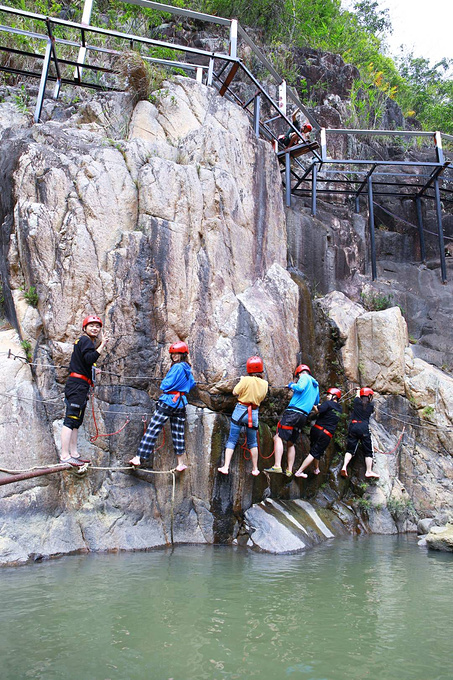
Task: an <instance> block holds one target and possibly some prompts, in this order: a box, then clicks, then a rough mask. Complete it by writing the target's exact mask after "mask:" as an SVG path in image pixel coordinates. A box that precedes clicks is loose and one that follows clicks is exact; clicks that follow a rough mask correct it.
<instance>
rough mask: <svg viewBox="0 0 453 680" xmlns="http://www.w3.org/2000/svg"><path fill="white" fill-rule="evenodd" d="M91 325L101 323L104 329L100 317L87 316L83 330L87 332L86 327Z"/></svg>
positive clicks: (83, 323)
mask: <svg viewBox="0 0 453 680" xmlns="http://www.w3.org/2000/svg"><path fill="white" fill-rule="evenodd" d="M89 323H99V324H101V328H102V321H101V320H100V318H99V317H98V316H86V317H85V318H84V320H83V321H82V330H85V326H88V324H89Z"/></svg>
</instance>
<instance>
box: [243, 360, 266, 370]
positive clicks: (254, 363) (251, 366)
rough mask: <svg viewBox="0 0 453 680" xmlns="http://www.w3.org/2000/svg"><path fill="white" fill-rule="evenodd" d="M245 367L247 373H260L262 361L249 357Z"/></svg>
mask: <svg viewBox="0 0 453 680" xmlns="http://www.w3.org/2000/svg"><path fill="white" fill-rule="evenodd" d="M246 367H247V373H262V371H263V370H264V366H263V360H262V359H261V357H249V358H248V359H247V364H246Z"/></svg>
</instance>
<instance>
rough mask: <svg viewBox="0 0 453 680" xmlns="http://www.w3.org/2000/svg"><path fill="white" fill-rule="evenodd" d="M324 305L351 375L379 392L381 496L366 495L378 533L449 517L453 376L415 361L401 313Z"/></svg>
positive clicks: (376, 430) (339, 297)
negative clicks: (416, 520) (423, 518)
mask: <svg viewBox="0 0 453 680" xmlns="http://www.w3.org/2000/svg"><path fill="white" fill-rule="evenodd" d="M319 304H320V307H321V308H322V309H323V311H324V312H325V313H326V314H327V315H328V317H329V318H330V320H331V322H332V323H333V325H334V328H335V332H336V334H337V335H338V337H339V339H340V344H341V345H342V347H341V350H340V351H341V354H342V360H343V366H344V371H345V375H346V376H347V378H348V379H349V380H350V381H352V383H353V384H354V383H355V384H356V385H357V384H360V385H368V386H369V387H372V388H373V390H375V392H376V397H375V398H376V420H375V421H373V420H372V421H371V432H372V436H373V440H374V451H375V457H376V469H377V471H378V472H379V474H380V481H379V489H380V491H378V490H376V489H371V490H369V491H368V492H367V494H366V496H365V498H366V500H367V501H369V504H370V509H371V510H372V513H371V514H372V517H371V522H370V526H371V528H372V529H373V531H376V532H378V528H377V527H378V526H380V527H381V529H380V530H379V531H380V532H383V533H388V532H390V533H392V529H394V528H395V524H396V526H398V527H399V529H401V527H402V526H403V527H404V526H405V527H406V528H408V526H409V525H410V526H411V528H412V525H413V520H414V517H415V514H414V513H415V512H416V513H419V514H420V515H421V516H427V515H428V516H433V515H435V514H436V513H439V512H442V511H447V510H448V509H449V508H451V507H452V506H453V458H452V451H453V378H451V376H450V375H448V374H447V373H445V372H444V371H441V370H440V369H438V368H436V367H435V366H433V365H431V364H429V363H427V362H426V361H423V360H422V359H418V358H417V357H414V353H413V351H412V346H411V345H409V342H408V334H407V327H406V322H405V319H404V318H403V317H402V315H401V311H400V309H399V308H398V307H393V308H390V309H386V310H383V311H379V312H367V311H366V310H365V309H364V308H363V307H362V308H361V306H360V305H358V304H357V303H355V304H354V303H352V302H351V301H350V300H349V299H348V298H346V297H345V296H344V295H343V294H342V293H340V292H338V291H334V292H332V293H330V294H329V295H327V296H325V297H324V298H322V299H321V300H320V303H319ZM345 312H346V313H345ZM381 491H382V492H383V494H382V493H381ZM376 508H378V510H383V509H385V508H387V509H388V510H389V511H390V515H391V517H390V515H388V516H387V519H386V520H385V521H384V518H383V516H382V514H381V515H379V512H378V513H377V515H378V516H377V515H376V512H375V510H376ZM408 523H409V525H408Z"/></svg>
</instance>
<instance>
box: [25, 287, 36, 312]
mask: <svg viewBox="0 0 453 680" xmlns="http://www.w3.org/2000/svg"><path fill="white" fill-rule="evenodd" d="M21 290H22V291H23V293H24V298H25V299H26V301H27V302H28V304H29V305H30V306H31V307H37V306H38V302H39V298H38V293H37V292H36V288H35V286H30V288H28V289H27V290H25V288H23V287H22V286H21Z"/></svg>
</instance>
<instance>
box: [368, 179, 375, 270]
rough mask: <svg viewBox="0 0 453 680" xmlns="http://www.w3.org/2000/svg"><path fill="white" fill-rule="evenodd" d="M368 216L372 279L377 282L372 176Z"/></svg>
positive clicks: (369, 187)
mask: <svg viewBox="0 0 453 680" xmlns="http://www.w3.org/2000/svg"><path fill="white" fill-rule="evenodd" d="M367 182H368V215H369V226H370V250H371V279H372V280H373V281H376V278H377V267H376V239H375V233H374V207H373V181H372V178H371V174H370V176H369V177H368V180H367Z"/></svg>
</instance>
